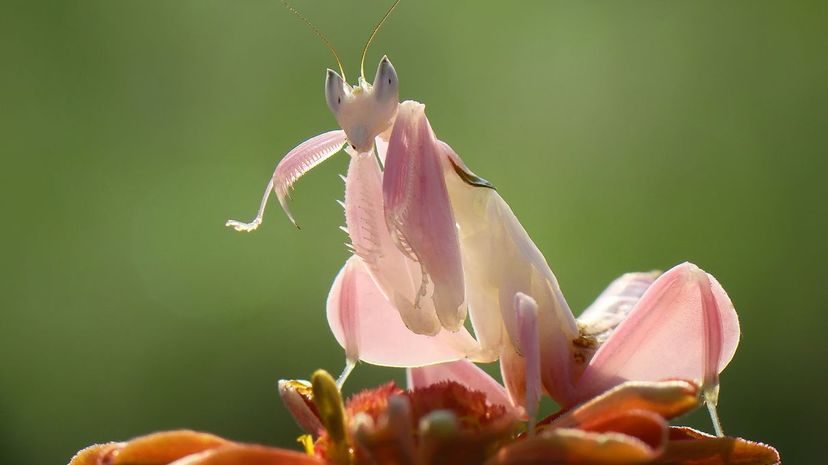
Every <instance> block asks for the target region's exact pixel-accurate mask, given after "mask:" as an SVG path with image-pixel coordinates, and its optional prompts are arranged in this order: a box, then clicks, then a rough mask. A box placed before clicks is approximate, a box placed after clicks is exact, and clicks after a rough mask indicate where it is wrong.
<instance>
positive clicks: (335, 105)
mask: <svg viewBox="0 0 828 465" xmlns="http://www.w3.org/2000/svg"><path fill="white" fill-rule="evenodd" d="M347 95H348V92H347V90H346V89H345V81H344V80H343V79H342V77H341V76H340V75H339V74H337V73H336V71H334V70H332V69H329V70H328V74H327V76H326V77H325V100H326V101H327V102H328V108H330V109H331V112H332V113H333V114H334V115H336V114H337V113H339V109H340V108H341V107H342V102H343V101H344V100H345V97H347Z"/></svg>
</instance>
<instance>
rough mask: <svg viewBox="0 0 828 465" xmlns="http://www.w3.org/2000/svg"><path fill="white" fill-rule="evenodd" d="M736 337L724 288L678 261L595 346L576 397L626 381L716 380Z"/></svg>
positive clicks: (736, 323)
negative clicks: (678, 263)
mask: <svg viewBox="0 0 828 465" xmlns="http://www.w3.org/2000/svg"><path fill="white" fill-rule="evenodd" d="M738 342H739V321H738V318H737V316H736V311H735V310H734V309H733V304H731V302H730V299H729V298H728V296H727V293H725V291H724V290H723V289H722V287H721V286H720V285H719V283H718V282H717V281H716V279H715V278H713V277H712V276H710V275H708V274H707V273H705V272H704V271H702V270H700V269H699V268H698V267H696V266H695V265H692V264H690V263H684V264H681V265H678V266H676V267H674V268H673V269H671V270H669V271H667V272H666V273H664V274H663V275H662V276H660V277H659V278H658V279H657V280H656V281H655V282H654V283H653V284H652V285H651V286H650V287H649V289H647V291H646V292H645V293H644V295H643V296H642V297H641V300H639V301H638V303H637V304H636V305H635V307H634V308H633V309H632V311H631V312H630V314H629V316H628V317H627V318H626V319H625V320H624V322H622V323H621V325H620V326H619V327H618V329H616V330H615V332H614V333H613V334H612V335H611V336H610V337H609V339H607V341H606V342H605V343H604V344H603V345H602V346H601V348H600V349H598V351H597V352H596V353H595V356H594V357H593V358H592V360H591V362H590V363H589V365H588V366H587V368H586V370H585V371H584V373H583V376H582V377H581V378H580V380H579V381H578V398H580V399H588V398H590V397H593V396H594V395H597V394H600V393H601V392H603V391H605V390H606V389H608V388H610V387H612V386H614V385H617V384H619V383H621V382H623V381H625V380H641V381H658V380H662V379H668V378H683V379H692V380H695V381H705V382H708V381H709V380H711V379H712V380H717V379H718V373H719V372H720V371H721V370H723V369H724V367H725V366H726V365H727V364H728V362H729V361H730V359H731V358H732V357H733V354H734V352H735V351H736V346H737V344H738ZM708 387H710V386H705V388H708Z"/></svg>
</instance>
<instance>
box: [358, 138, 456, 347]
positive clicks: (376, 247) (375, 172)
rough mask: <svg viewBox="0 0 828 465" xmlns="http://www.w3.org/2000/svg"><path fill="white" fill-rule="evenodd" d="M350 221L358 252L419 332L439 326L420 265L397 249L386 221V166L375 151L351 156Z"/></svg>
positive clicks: (434, 330)
mask: <svg viewBox="0 0 828 465" xmlns="http://www.w3.org/2000/svg"><path fill="white" fill-rule="evenodd" d="M345 222H346V226H347V231H348V235H349V236H350V239H351V247H352V248H353V250H354V254H356V255H357V256H358V257H359V258H361V259H362V261H363V263H364V264H365V265H366V267H367V268H368V270H369V271H370V272H371V276H373V278H374V281H376V283H377V286H378V287H379V288H380V290H381V291H382V293H383V295H385V297H386V298H387V299H388V300H389V301H390V302H391V303H392V304H393V305H394V307H396V309H397V311H398V312H399V314H400V316H401V317H402V319H403V321H404V322H405V325H406V326H407V327H408V328H409V329H410V330H411V331H413V332H415V333H417V334H425V335H429V336H433V335H435V334H437V333H438V332H440V330H441V326H440V321H439V320H438V319H437V312H436V311H435V309H434V304H433V302H432V300H431V299H429V298H421V296H419V295H418V292H419V290H420V283H419V280H420V278H421V277H420V273H421V269H420V266H419V265H418V264H416V263H414V262H413V261H412V260H411V259H410V258H408V257H406V256H405V255H403V253H402V252H400V250H399V249H397V247H396V246H395V245H394V243H393V241H392V240H391V235H390V234H389V232H388V228H387V227H386V225H385V215H384V212H383V206H382V172H381V171H380V168H379V164H378V163H377V160H376V158H375V157H374V156H373V155H372V154H356V155H354V156H352V157H351V163H350V165H349V166H348V176H347V177H346V178H345ZM415 303H417V304H418V305H415Z"/></svg>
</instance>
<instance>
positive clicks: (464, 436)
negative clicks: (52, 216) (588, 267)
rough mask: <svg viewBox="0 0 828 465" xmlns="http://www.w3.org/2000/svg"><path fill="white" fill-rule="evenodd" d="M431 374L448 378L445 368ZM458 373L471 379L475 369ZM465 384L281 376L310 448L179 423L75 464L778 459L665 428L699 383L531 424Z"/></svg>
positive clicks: (563, 464)
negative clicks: (348, 386) (345, 383)
mask: <svg viewBox="0 0 828 465" xmlns="http://www.w3.org/2000/svg"><path fill="white" fill-rule="evenodd" d="M455 363H457V362H455ZM454 366H457V365H454ZM430 369H431V368H428V367H425V368H419V369H418V370H430ZM433 369H434V370H440V373H441V375H445V373H446V366H443V367H439V366H438V367H435V368H433ZM458 371H459V370H458ZM462 372H463V373H465V374H466V375H467V376H466V378H468V377H469V376H468V374H469V373H470V372H469V371H462ZM479 373H481V375H479V376H483V375H485V374H483V372H482V371H480V372H479ZM419 375H424V378H428V377H429V376H430V374H429V373H422V372H421V373H419ZM485 376H488V375H485ZM443 378H445V376H443ZM462 381H466V382H462ZM462 381H461V382H458V381H457V380H451V379H448V380H445V379H444V380H442V381H438V382H434V383H431V384H428V385H425V386H422V385H421V386H422V387H417V388H414V389H410V390H403V389H400V388H398V387H397V386H396V385H395V384H394V383H388V384H385V385H383V386H380V387H378V388H375V389H370V390H366V391H364V392H362V393H359V394H357V395H355V396H353V397H351V398H350V399H349V400H348V402H347V403H343V401H342V398H341V396H340V392H339V389H338V388H337V386H336V383H335V382H334V380H333V378H331V376H330V375H329V374H328V373H326V372H324V371H321V370H320V371H317V372H316V373H315V374H314V376H313V378H312V382H311V383H307V382H283V383H280V393H281V394H282V398H283V399H284V400H285V405H286V406H287V407H288V409H289V410H290V411H291V413H292V414H294V415H295V416H296V417H297V421H298V422H299V423H300V425H303V426H304V427H306V428H308V429H309V430H310V433H311V434H310V435H307V436H304V437H302V438H300V440H301V442H302V443H303V444H304V445H305V448H306V451H305V453H300V452H295V451H289V450H284V449H278V448H271V447H265V446H259V445H251V444H242V443H237V442H233V441H228V440H225V439H222V438H219V437H217V436H213V435H210V434H206V433H198V432H194V431H183V430H182V431H169V432H162V433H155V434H150V435H148V436H143V437H139V438H136V439H133V440H130V441H127V442H122V443H108V444H101V445H96V446H92V447H89V448H86V449H84V450H82V451H80V452H79V453H78V454H77V455H76V456H75V457H74V458H73V459H72V461H71V462H70V465H119V464H120V465H286V464H295V465H438V464H451V465H542V464H549V465H552V464H558V465H575V464H584V465H586V464H590V465H638V464H651V465H668V464H672V465H682V464H684V465H772V464H777V463H779V454H778V453H777V452H776V450H775V449H773V448H772V447H770V446H767V445H764V444H759V443H755V442H751V441H747V440H744V439H740V438H732V437H715V436H710V435H707V434H704V433H701V432H699V431H695V430H693V429H690V428H684V427H670V426H668V424H667V421H668V420H670V419H672V418H675V417H677V416H679V415H683V414H684V413H687V412H689V411H690V410H693V409H695V408H697V407H698V406H699V405H700V403H701V400H700V392H699V391H700V389H699V386H698V385H697V384H695V383H693V382H689V381H681V380H673V381H662V382H628V383H624V384H621V385H619V386H617V387H615V388H613V389H611V390H609V391H607V392H605V393H603V394H601V395H600V396H597V397H595V398H593V399H591V400H589V401H587V402H584V403H582V404H580V405H578V406H576V407H574V408H571V409H569V410H566V411H563V412H558V413H556V414H554V415H552V416H550V417H548V418H546V419H544V420H542V421H540V422H539V423H538V424H537V426H535V427H534V428H532V429H529V426H528V424H527V423H524V422H522V421H521V420H520V419H519V417H518V410H516V409H514V408H510V407H509V406H507V405H503V404H502V403H501V400H502V399H503V398H505V397H504V396H499V395H498V394H497V392H496V390H493V389H492V388H491V386H492V384H491V383H492V382H494V381H493V380H485V381H487V382H489V388H488V389H487V391H488V392H487V393H484V392H483V391H478V390H474V389H473V388H470V387H468V386H469V382H470V383H471V384H472V385H480V383H481V382H482V381H484V380H483V379H477V380H474V379H471V380H469V379H465V380H462ZM494 384H496V382H495V383H494ZM501 389H502V387H501Z"/></svg>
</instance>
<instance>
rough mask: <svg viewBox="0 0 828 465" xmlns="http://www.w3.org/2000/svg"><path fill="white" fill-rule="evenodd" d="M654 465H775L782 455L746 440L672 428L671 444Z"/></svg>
mask: <svg viewBox="0 0 828 465" xmlns="http://www.w3.org/2000/svg"><path fill="white" fill-rule="evenodd" d="M653 463H654V464H664V465H667V464H682V463H687V464H690V463H692V464H693V465H773V464H778V463H780V458H779V452H777V451H776V449H774V448H773V447H771V446H768V445H766V444H762V443H758V442H752V441H748V440H746V439H742V438H732V437H716V436H711V435H708V434H705V433H702V432H700V431H696V430H694V429H692V428H677V427H673V428H670V441H669V442H668V443H667V448H666V450H665V451H664V453H663V454H662V455H661V456H660V457H658V459H657V460H655V461H654V462H653Z"/></svg>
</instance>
